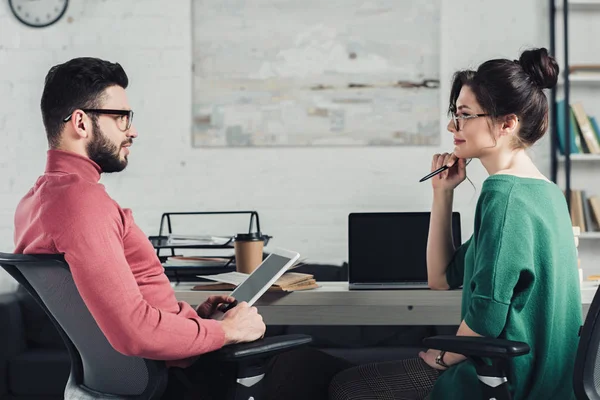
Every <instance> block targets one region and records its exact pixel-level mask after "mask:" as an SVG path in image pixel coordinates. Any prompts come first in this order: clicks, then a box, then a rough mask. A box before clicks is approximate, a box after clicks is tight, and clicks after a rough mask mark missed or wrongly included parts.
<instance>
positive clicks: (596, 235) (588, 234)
mask: <svg viewBox="0 0 600 400" xmlns="http://www.w3.org/2000/svg"><path fill="white" fill-rule="evenodd" d="M579 239H581V240H586V239H600V232H584V233H582V234H580V235H579Z"/></svg>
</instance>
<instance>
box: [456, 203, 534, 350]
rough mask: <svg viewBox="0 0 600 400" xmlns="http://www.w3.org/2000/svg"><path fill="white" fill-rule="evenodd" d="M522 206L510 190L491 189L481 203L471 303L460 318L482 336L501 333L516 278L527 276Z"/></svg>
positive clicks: (527, 231)
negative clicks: (516, 201)
mask: <svg viewBox="0 0 600 400" xmlns="http://www.w3.org/2000/svg"><path fill="white" fill-rule="evenodd" d="M523 210H524V207H522V206H520V205H519V204H514V202H512V201H511V197H510V193H508V194H496V195H494V194H493V193H491V194H490V195H488V196H487V198H486V199H484V201H483V202H482V205H481V209H480V220H479V223H478V224H477V225H478V227H476V243H477V245H476V250H475V266H474V271H473V277H472V279H471V281H470V283H469V286H470V290H471V291H472V296H471V303H470V304H469V306H468V310H467V312H466V315H465V318H464V320H465V323H466V324H467V325H468V326H469V327H470V328H471V329H472V330H473V331H475V332H477V333H478V334H480V335H482V336H487V337H494V338H495V337H498V336H499V335H500V334H501V333H502V331H503V329H504V327H505V325H506V319H507V316H508V312H509V308H510V307H511V301H512V299H513V294H514V293H515V291H516V290H517V289H516V288H517V284H518V283H519V280H520V279H521V278H523V277H526V279H529V278H530V276H529V274H528V273H527V272H526V271H528V270H530V269H531V266H532V264H533V254H534V252H533V240H532V237H533V232H532V229H531V223H530V221H529V218H528V216H527V215H525V214H524V213H523Z"/></svg>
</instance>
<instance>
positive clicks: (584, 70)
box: [569, 64, 600, 75]
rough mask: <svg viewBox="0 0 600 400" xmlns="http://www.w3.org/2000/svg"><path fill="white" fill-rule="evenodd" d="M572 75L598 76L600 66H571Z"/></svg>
mask: <svg viewBox="0 0 600 400" xmlns="http://www.w3.org/2000/svg"><path fill="white" fill-rule="evenodd" d="M569 73H571V74H577V75H579V74H594V73H596V74H598V73H600V64H571V65H569Z"/></svg>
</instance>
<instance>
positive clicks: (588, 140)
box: [556, 100, 600, 155]
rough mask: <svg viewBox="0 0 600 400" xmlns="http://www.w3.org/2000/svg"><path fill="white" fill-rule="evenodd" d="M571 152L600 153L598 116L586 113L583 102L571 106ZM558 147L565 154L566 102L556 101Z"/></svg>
mask: <svg viewBox="0 0 600 400" xmlns="http://www.w3.org/2000/svg"><path fill="white" fill-rule="evenodd" d="M569 127H570V144H571V154H600V129H599V127H598V122H597V121H596V118H595V117H593V116H590V115H588V114H586V112H585V110H584V108H583V105H582V104H581V103H573V104H571V105H570V106H569ZM556 135H557V137H558V149H559V151H560V153H561V154H563V155H564V154H565V140H566V133H565V102H564V100H560V101H557V102H556Z"/></svg>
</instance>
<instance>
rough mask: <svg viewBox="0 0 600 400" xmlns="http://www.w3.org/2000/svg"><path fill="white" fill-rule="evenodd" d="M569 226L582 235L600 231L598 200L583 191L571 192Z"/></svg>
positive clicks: (599, 199) (599, 203) (599, 206)
mask: <svg viewBox="0 0 600 400" xmlns="http://www.w3.org/2000/svg"><path fill="white" fill-rule="evenodd" d="M570 212H571V224H572V225H573V226H575V227H579V229H580V231H581V232H582V233H584V232H594V231H599V230H600V198H599V197H597V196H589V197H588V195H587V193H586V191H585V190H577V189H573V190H571V210H570Z"/></svg>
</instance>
